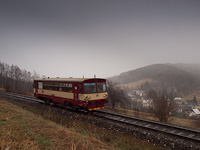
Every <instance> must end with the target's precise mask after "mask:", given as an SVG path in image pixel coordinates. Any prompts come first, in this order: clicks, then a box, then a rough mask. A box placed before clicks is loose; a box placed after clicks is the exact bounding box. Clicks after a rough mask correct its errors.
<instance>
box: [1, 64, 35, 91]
mask: <svg viewBox="0 0 200 150" xmlns="http://www.w3.org/2000/svg"><path fill="white" fill-rule="evenodd" d="M37 77H39V75H38V73H37V72H36V71H34V73H33V75H32V74H31V72H29V71H26V70H25V69H24V70H21V69H20V68H19V67H18V66H16V65H11V66H9V65H8V64H6V63H3V62H1V61H0V88H4V89H6V90H14V91H21V92H32V90H33V86H32V85H33V80H34V79H35V78H37Z"/></svg>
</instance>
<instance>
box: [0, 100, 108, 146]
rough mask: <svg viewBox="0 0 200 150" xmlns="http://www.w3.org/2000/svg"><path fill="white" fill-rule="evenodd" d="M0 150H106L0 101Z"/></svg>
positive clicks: (86, 139)
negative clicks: (7, 149) (8, 149)
mask: <svg viewBox="0 0 200 150" xmlns="http://www.w3.org/2000/svg"><path fill="white" fill-rule="evenodd" d="M0 102H1V105H0V147H1V149H6V148H10V149H76V148H78V149H109V148H111V147H109V146H108V145H106V144H104V143H103V142H101V141H100V140H97V139H95V138H92V137H84V136H83V135H81V134H78V133H76V132H73V131H72V130H69V129H66V128H64V127H62V126H59V125H57V124H55V123H53V122H51V121H46V120H44V119H42V118H41V117H39V116H36V115H34V114H33V113H31V112H29V111H25V110H23V109H21V108H19V107H17V106H15V105H12V104H10V103H8V102H6V101H3V100H1V101H0Z"/></svg>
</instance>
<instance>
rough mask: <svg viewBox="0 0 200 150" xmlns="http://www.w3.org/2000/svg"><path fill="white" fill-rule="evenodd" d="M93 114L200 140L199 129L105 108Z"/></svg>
mask: <svg viewBox="0 0 200 150" xmlns="http://www.w3.org/2000/svg"><path fill="white" fill-rule="evenodd" d="M93 114H94V115H96V116H99V117H102V118H105V119H109V120H112V121H117V122H120V123H125V124H128V125H133V126H137V127H140V128H144V129H148V130H153V131H158V132H162V133H165V134H169V135H173V136H176V137H179V138H184V139H189V140H192V141H196V142H200V131H199V130H194V129H189V128H185V127H179V126H175V125H171V124H166V123H161V122H157V121H152V120H147V119H142V118H137V117H133V116H128V115H123V114H118V113H114V112H107V111H105V110H96V111H95V112H94V113H93Z"/></svg>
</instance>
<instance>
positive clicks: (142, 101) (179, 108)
mask: <svg viewBox="0 0 200 150" xmlns="http://www.w3.org/2000/svg"><path fill="white" fill-rule="evenodd" d="M128 96H129V99H130V100H131V103H132V109H133V110H142V111H149V112H150V111H151V110H152V109H153V101H152V99H148V98H147V96H146V93H145V91H144V90H133V91H132V92H131V93H128ZM174 102H175V108H176V109H175V111H174V112H173V115H175V116H177V117H183V118H200V104H198V103H197V99H196V96H194V97H193V99H191V100H189V99H188V100H186V101H183V99H182V98H181V97H175V98H174Z"/></svg>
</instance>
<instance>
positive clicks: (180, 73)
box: [109, 64, 200, 95]
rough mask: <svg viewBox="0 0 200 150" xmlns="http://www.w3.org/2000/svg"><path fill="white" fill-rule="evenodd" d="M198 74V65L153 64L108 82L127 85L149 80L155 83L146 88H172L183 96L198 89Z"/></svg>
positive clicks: (199, 78)
mask: <svg viewBox="0 0 200 150" xmlns="http://www.w3.org/2000/svg"><path fill="white" fill-rule="evenodd" d="M199 73H200V65H197V64H196V65H192V64H188V65H187V64H186V65H184V64H154V65H150V66H146V67H143V68H139V69H136V70H131V71H128V72H124V73H121V74H120V75H119V76H115V77H112V78H109V80H111V81H114V82H118V83H119V84H127V83H131V82H136V81H139V80H143V79H147V78H150V79H152V80H154V81H156V82H153V83H148V88H153V87H159V88H165V89H168V88H173V89H175V90H177V91H178V92H179V93H181V94H183V95H184V94H188V93H191V92H193V91H196V90H199V89H200V75H199ZM149 84H150V86H149ZM143 88H145V86H144V85H143Z"/></svg>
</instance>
